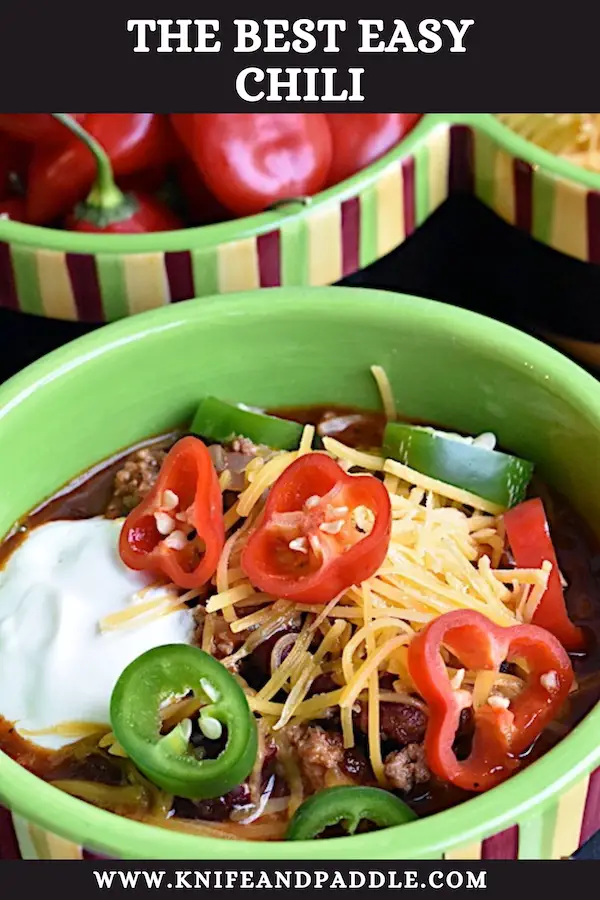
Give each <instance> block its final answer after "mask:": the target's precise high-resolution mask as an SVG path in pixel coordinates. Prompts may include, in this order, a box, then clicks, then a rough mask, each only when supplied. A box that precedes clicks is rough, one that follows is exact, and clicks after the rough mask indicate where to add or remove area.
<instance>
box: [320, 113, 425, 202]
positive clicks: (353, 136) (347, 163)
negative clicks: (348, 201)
mask: <svg viewBox="0 0 600 900" xmlns="http://www.w3.org/2000/svg"><path fill="white" fill-rule="evenodd" d="M420 118H421V115H420V113H330V114H329V115H328V116H327V121H328V122H329V128H330V130H331V136H332V141H333V158H332V163H331V168H330V170H329V175H328V177H327V184H328V185H334V184H338V183H339V182H340V181H343V180H344V179H345V178H350V176H351V175H354V174H356V172H360V171H361V169H364V168H365V167H366V166H368V165H370V164H371V163H373V162H375V161H376V160H377V159H379V158H380V157H381V156H383V155H384V154H385V153H387V152H388V151H389V150H391V149H392V147H395V146H396V144H398V143H399V142H400V141H401V140H402V138H403V137H404V136H405V135H406V134H407V133H408V132H409V131H410V130H411V129H412V128H414V126H415V125H416V123H417V122H418V121H419V119H420Z"/></svg>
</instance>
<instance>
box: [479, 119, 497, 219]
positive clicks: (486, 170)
mask: <svg viewBox="0 0 600 900" xmlns="http://www.w3.org/2000/svg"><path fill="white" fill-rule="evenodd" d="M473 134H474V143H475V196H476V197H478V198H479V199H480V200H481V201H482V203H485V204H486V205H487V206H489V207H490V208H491V209H494V208H495V206H494V204H495V200H494V181H495V177H496V173H495V163H496V153H497V147H496V145H495V144H494V142H493V141H492V140H491V138H489V137H488V136H487V134H484V133H483V132H480V131H477V130H474V132H473Z"/></svg>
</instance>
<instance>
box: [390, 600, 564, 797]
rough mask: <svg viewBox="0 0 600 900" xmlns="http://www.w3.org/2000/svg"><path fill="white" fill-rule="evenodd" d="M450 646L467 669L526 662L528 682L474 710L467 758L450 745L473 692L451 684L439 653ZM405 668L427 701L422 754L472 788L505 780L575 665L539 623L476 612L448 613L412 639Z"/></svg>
mask: <svg viewBox="0 0 600 900" xmlns="http://www.w3.org/2000/svg"><path fill="white" fill-rule="evenodd" d="M442 646H444V647H446V648H447V649H448V650H450V651H451V653H453V654H454V656H456V657H457V658H458V660H459V661H460V664H461V665H462V666H464V667H465V669H471V670H476V671H477V670H488V671H498V670H499V668H500V665H501V664H502V663H503V662H504V661H507V662H509V663H510V662H512V661H519V662H520V663H523V662H524V663H525V665H526V666H527V670H528V671H527V675H526V683H525V686H524V688H523V690H522V691H521V693H520V694H518V695H517V696H516V697H515V698H514V699H512V700H510V702H506V700H504V701H503V700H500V702H498V701H496V702H495V703H494V702H493V701H491V699H490V698H488V700H487V702H485V703H484V704H483V705H481V706H479V707H478V708H477V709H475V710H474V721H475V732H474V737H473V744H472V748H471V752H470V754H469V756H468V758H467V759H465V760H459V759H458V758H457V756H456V753H455V751H454V749H453V743H454V739H455V736H456V733H457V731H458V727H459V723H460V714H461V712H462V710H463V709H466V708H467V707H469V706H470V705H471V694H470V693H468V692H467V691H464V690H453V688H452V686H451V684H450V680H449V678H448V673H447V669H446V664H445V663H444V660H443V658H442V656H441V652H440V651H441V649H442ZM408 669H409V672H410V676H411V678H412V680H413V682H414V685H415V687H416V689H417V691H418V692H419V693H420V694H421V696H422V697H423V699H424V700H425V702H426V703H427V706H428V710H429V720H428V725H427V733H426V735H425V753H426V757H427V762H428V765H429V767H430V769H431V770H432V771H433V772H434V773H435V774H436V775H437V776H438V777H439V778H442V779H444V780H445V781H450V782H451V783H452V784H455V785H456V786H457V787H461V788H463V789H465V790H468V791H485V790H488V789H489V788H491V787H493V786H494V785H496V784H499V783H500V782H501V781H504V780H505V779H506V778H507V777H508V776H509V775H510V774H511V773H512V772H513V771H514V770H515V769H516V768H517V767H518V765H519V755H520V754H521V753H523V752H524V751H525V750H526V749H527V748H528V747H529V746H530V745H531V744H532V743H533V741H534V740H535V739H536V737H537V736H538V735H539V734H540V733H541V732H542V730H543V729H544V728H545V727H546V725H548V724H549V723H550V722H551V721H552V720H553V719H554V718H556V716H557V714H558V712H559V710H560V708H561V706H562V705H563V703H564V701H565V700H566V698H567V695H568V693H569V690H570V688H571V685H572V683H573V669H572V667H571V662H570V660H569V657H568V655H567V653H566V652H565V650H564V649H563V647H562V645H561V644H560V643H559V641H558V640H557V639H556V638H555V637H554V636H553V635H551V634H549V633H548V632H547V631H545V630H544V629H543V628H539V627H537V626H536V625H514V626H511V627H508V628H504V627H501V626H498V625H495V624H494V623H493V622H491V621H490V620H489V619H488V618H487V617H486V616H484V615H482V614H481V613H479V612H475V611H474V610H468V609H461V610H456V611H454V612H449V613H445V614H444V615H441V616H439V617H438V618H437V619H434V620H433V621H432V622H430V623H429V624H428V625H427V626H426V627H425V628H424V629H423V630H422V631H420V632H419V633H418V634H417V635H416V636H415V637H414V638H413V640H412V641H411V643H410V645H409V649H408Z"/></svg>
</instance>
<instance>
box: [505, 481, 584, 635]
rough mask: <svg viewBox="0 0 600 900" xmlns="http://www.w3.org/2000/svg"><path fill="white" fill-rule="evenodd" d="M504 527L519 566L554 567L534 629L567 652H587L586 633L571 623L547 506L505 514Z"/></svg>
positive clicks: (530, 503) (534, 503)
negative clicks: (546, 564)
mask: <svg viewBox="0 0 600 900" xmlns="http://www.w3.org/2000/svg"><path fill="white" fill-rule="evenodd" d="M504 525H505V528H506V536H507V538H508V543H509V546H510V549H511V551H512V554H513V557H514V560H515V563H516V565H517V566H519V567H520V568H524V569H529V568H539V567H540V566H541V565H542V563H543V562H544V561H546V560H547V561H548V562H550V563H551V564H552V569H551V571H550V575H549V577H548V586H547V588H546V590H545V592H544V595H543V596H542V599H541V600H540V603H539V605H538V607H537V609H536V610H535V612H534V614H533V619H532V621H533V623H534V625H539V626H540V627H541V628H545V629H546V630H547V631H550V632H551V633H552V634H553V635H554V636H555V637H557V638H558V639H559V641H560V642H561V643H562V644H563V646H564V647H566V648H567V650H583V649H584V647H585V637H584V633H583V631H582V630H581V628H578V627H577V626H576V625H574V624H573V622H571V620H570V618H569V614H568V612H567V605H566V602H565V596H564V593H563V589H562V585H561V580H560V569H559V567H558V561H557V559H556V552H555V550H554V545H553V543H552V538H551V536H550V527H549V525H548V519H547V518H546V512H545V510H544V504H543V503H542V501H541V500H540V499H539V497H535V498H534V499H532V500H527V501H526V502H525V503H521V504H520V505H519V506H516V507H515V508H514V509H511V510H509V512H507V513H505V515H504Z"/></svg>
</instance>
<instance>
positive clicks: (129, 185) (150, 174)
mask: <svg viewBox="0 0 600 900" xmlns="http://www.w3.org/2000/svg"><path fill="white" fill-rule="evenodd" d="M168 179H169V166H167V165H161V166H153V167H152V168H149V169H142V170H141V171H140V172H133V173H132V174H131V175H123V176H122V177H121V178H117V185H118V186H119V187H120V188H121V190H122V191H126V192H127V191H141V192H142V193H143V194H155V193H157V192H158V191H160V190H161V188H162V187H164V185H165V184H166V183H167V181H168Z"/></svg>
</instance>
